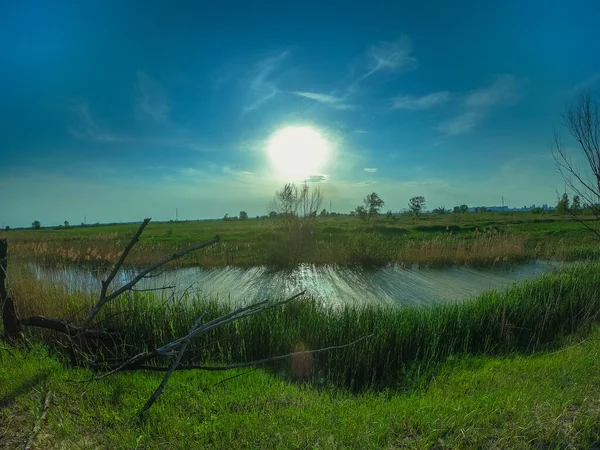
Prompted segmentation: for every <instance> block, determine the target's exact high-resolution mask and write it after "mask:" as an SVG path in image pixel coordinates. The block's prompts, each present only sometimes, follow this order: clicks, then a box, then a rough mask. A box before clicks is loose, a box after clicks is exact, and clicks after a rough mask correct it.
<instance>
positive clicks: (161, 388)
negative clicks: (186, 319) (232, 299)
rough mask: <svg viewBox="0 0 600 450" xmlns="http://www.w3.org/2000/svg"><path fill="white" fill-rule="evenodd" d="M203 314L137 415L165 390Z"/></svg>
mask: <svg viewBox="0 0 600 450" xmlns="http://www.w3.org/2000/svg"><path fill="white" fill-rule="evenodd" d="M205 315H206V312H204V313H202V315H200V317H198V319H197V320H196V322H194V325H192V328H190V331H188V334H187V336H188V337H187V339H186V340H185V342H184V343H183V344H182V345H181V349H180V350H179V353H178V354H177V358H175V361H174V362H173V364H172V365H171V367H170V368H169V370H168V371H167V373H166V374H165V377H164V378H163V380H162V382H161V383H160V386H158V388H157V389H156V391H154V393H153V394H152V395H151V396H150V398H149V399H148V401H146V403H145V404H144V406H143V407H142V409H141V410H140V412H139V414H138V416H140V417H141V416H142V415H143V414H144V413H145V412H146V411H148V410H149V409H150V407H151V406H152V405H153V404H154V402H155V401H156V400H157V399H158V397H160V396H161V395H162V393H163V391H164V390H165V386H166V385H167V383H168V382H169V378H171V375H173V372H174V371H175V369H177V366H179V363H180V362H181V358H182V357H183V354H184V352H185V349H186V348H187V346H188V344H189V343H190V341H191V340H192V336H193V333H194V331H196V329H197V328H198V325H199V324H200V322H201V321H202V319H203V318H204V316H205Z"/></svg>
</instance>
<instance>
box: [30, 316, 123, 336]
mask: <svg viewBox="0 0 600 450" xmlns="http://www.w3.org/2000/svg"><path fill="white" fill-rule="evenodd" d="M19 322H20V324H21V325H24V326H28V327H38V328H45V329H48V330H53V331H57V332H59V333H63V334H67V335H69V336H77V335H79V336H85V337H101V338H108V339H112V338H114V337H116V336H118V333H117V332H114V331H106V330H85V329H83V328H80V327H77V326H75V325H73V324H70V323H68V322H64V321H62V320H60V319H50V318H48V317H44V316H33V317H28V318H26V319H21V320H20V321H19Z"/></svg>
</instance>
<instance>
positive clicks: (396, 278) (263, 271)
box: [34, 261, 564, 305]
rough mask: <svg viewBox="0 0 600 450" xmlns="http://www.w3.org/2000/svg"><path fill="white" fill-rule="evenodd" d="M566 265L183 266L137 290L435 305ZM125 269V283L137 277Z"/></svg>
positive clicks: (70, 272) (51, 273)
mask: <svg viewBox="0 0 600 450" xmlns="http://www.w3.org/2000/svg"><path fill="white" fill-rule="evenodd" d="M561 267H564V263H558V262H552V263H550V262H547V261H536V262H531V263H526V264H519V265H514V266H510V267H502V268H487V269H475V268H469V267H452V268H443V269H426V268H402V267H399V266H394V265H391V266H388V267H383V268H377V269H364V268H346V267H338V266H315V265H310V264H305V265H301V266H299V267H297V268H295V269H293V270H270V269H267V268H265V267H253V268H238V267H227V268H215V269H202V268H197V267H194V268H179V269H173V270H168V271H164V272H162V273H159V274H155V275H156V276H154V277H152V278H150V279H145V280H143V281H141V282H140V283H139V284H138V286H137V288H139V289H156V288H161V287H165V286H169V288H168V289H167V290H166V291H165V292H167V293H172V292H175V293H179V294H180V293H182V292H184V291H185V290H187V291H188V292H190V293H202V294H205V295H208V296H211V297H218V298H219V299H225V300H229V301H231V302H233V303H235V304H242V303H248V302H256V301H260V300H264V299H266V298H284V297H286V296H290V295H293V294H295V293H297V292H299V291H302V290H306V291H307V293H308V294H310V295H312V296H314V297H316V298H317V299H319V300H322V301H323V302H325V303H329V304H335V305H343V304H365V303H383V304H390V305H433V304H436V303H442V302H448V301H452V300H461V299H468V298H471V297H474V296H476V295H478V294H480V293H481V292H483V291H485V290H488V289H503V288H507V287H509V286H511V285H512V284H514V283H517V282H520V281H523V280H526V279H533V278H536V277H539V276H540V275H542V274H543V273H544V272H547V271H548V270H553V269H559V268H561ZM34 271H35V274H36V276H37V278H38V279H40V280H41V279H44V280H50V281H53V282H58V283H65V284H67V285H68V286H69V288H70V290H71V291H77V290H81V291H87V292H90V291H91V292H99V290H100V279H101V278H102V277H105V276H106V274H105V273H104V272H102V273H98V272H97V271H93V270H89V269H82V268H76V267H66V268H52V269H47V268H44V267H41V266H34ZM135 273H136V272H135V271H131V270H128V271H124V272H123V273H122V274H121V279H120V280H115V283H116V282H119V281H120V282H124V281H127V280H129V279H131V278H132V277H133V276H135Z"/></svg>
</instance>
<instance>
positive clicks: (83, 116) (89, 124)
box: [68, 101, 215, 152]
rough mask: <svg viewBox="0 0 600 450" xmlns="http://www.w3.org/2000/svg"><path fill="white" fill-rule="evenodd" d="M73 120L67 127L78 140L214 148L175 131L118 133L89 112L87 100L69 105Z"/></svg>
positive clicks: (189, 148)
mask: <svg viewBox="0 0 600 450" xmlns="http://www.w3.org/2000/svg"><path fill="white" fill-rule="evenodd" d="M71 111H72V112H73V115H74V119H75V120H74V122H73V124H72V125H71V126H70V127H69V128H68V131H69V133H70V134H71V135H72V136H73V137H75V138H77V139H80V140H83V141H91V142H102V143H106V144H127V143H137V144H148V145H158V146H165V147H171V148H181V149H187V150H194V151H201V152H207V151H208V152H211V151H214V150H215V149H213V148H211V147H209V146H207V145H205V144H204V143H203V142H202V141H200V140H199V139H196V138H194V137H193V136H189V137H185V136H183V137H182V136H181V135H180V134H175V133H162V135H158V136H156V137H147V136H145V135H144V136H143V137H140V136H136V135H135V134H120V133H116V132H114V131H112V130H111V129H110V127H109V126H107V125H105V124H103V123H102V121H100V120H98V119H97V118H96V117H94V115H93V114H92V112H91V109H90V106H89V105H88V103H87V102H84V101H80V102H77V103H75V104H74V105H73V106H72V107H71Z"/></svg>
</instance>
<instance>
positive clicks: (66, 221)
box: [65, 220, 69, 228]
mask: <svg viewBox="0 0 600 450" xmlns="http://www.w3.org/2000/svg"><path fill="white" fill-rule="evenodd" d="M65 228H69V221H68V220H65Z"/></svg>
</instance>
